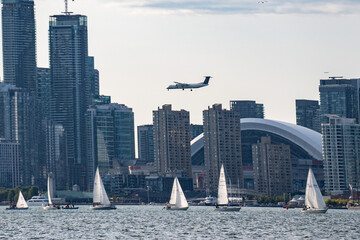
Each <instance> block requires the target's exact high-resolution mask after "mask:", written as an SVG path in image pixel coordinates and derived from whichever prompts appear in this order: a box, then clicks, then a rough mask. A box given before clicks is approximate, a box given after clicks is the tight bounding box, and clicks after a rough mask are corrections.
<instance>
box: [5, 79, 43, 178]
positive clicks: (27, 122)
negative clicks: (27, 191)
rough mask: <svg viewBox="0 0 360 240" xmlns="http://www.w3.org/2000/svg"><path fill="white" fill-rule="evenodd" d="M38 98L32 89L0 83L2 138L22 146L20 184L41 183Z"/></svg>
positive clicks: (20, 151) (20, 148) (20, 147)
mask: <svg viewBox="0 0 360 240" xmlns="http://www.w3.org/2000/svg"><path fill="white" fill-rule="evenodd" d="M36 119H37V116H36V105H35V99H34V97H33V96H32V94H31V93H30V91H29V90H26V89H23V88H17V87H15V86H14V85H9V84H0V138H4V139H5V140H7V141H13V142H16V143H18V144H19V155H20V160H21V161H20V166H19V169H20V170H19V171H20V182H21V184H22V185H32V184H37V185H38V184H41V175H42V167H41V165H39V162H38V160H39V159H38V154H37V153H38V145H37V132H36V126H37V125H36V124H37V122H36Z"/></svg>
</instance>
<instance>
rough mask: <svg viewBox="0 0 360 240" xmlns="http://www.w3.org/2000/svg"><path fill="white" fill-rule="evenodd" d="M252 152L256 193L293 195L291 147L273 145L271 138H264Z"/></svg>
mask: <svg viewBox="0 0 360 240" xmlns="http://www.w3.org/2000/svg"><path fill="white" fill-rule="evenodd" d="M252 151H253V154H252V156H253V163H254V180H255V181H254V185H255V191H257V192H258V193H259V194H263V195H267V196H278V195H282V194H284V193H286V194H288V193H291V192H292V175H291V155H290V146H289V145H285V144H279V145H275V144H271V137H262V138H261V141H260V142H258V143H257V144H253V145H252Z"/></svg>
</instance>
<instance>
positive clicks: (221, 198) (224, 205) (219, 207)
mask: <svg viewBox="0 0 360 240" xmlns="http://www.w3.org/2000/svg"><path fill="white" fill-rule="evenodd" d="M240 209H241V207H238V206H229V198H228V193H227V187H226V178H225V170H224V164H221V169H220V177H219V186H218V198H217V203H216V208H215V210H216V211H226V212H238V211H240Z"/></svg>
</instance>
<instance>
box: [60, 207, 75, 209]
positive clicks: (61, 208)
mask: <svg viewBox="0 0 360 240" xmlns="http://www.w3.org/2000/svg"><path fill="white" fill-rule="evenodd" d="M61 209H64V210H76V209H79V207H68V208H66V207H62V208H61Z"/></svg>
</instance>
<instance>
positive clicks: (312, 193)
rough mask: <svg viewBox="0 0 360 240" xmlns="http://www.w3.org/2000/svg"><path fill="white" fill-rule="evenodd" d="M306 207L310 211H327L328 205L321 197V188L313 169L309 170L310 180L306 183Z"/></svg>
mask: <svg viewBox="0 0 360 240" xmlns="http://www.w3.org/2000/svg"><path fill="white" fill-rule="evenodd" d="M305 205H306V206H307V207H309V208H310V209H321V210H322V209H326V204H325V201H324V198H323V196H322V195H321V192H320V189H319V186H318V184H317V182H316V179H315V176H314V173H313V171H312V170H311V168H310V169H309V174H308V179H307V182H306V192H305Z"/></svg>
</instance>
